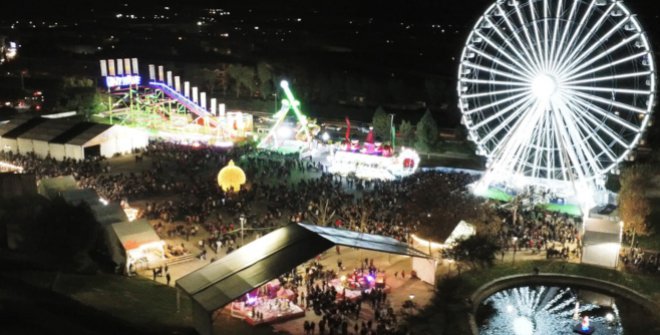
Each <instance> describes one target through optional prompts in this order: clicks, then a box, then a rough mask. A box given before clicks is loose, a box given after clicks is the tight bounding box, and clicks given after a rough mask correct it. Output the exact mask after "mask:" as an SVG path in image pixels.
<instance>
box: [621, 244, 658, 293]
mask: <svg viewBox="0 0 660 335" xmlns="http://www.w3.org/2000/svg"><path fill="white" fill-rule="evenodd" d="M635 239H636V240H637V241H639V247H640V248H642V249H650V250H656V251H660V235H658V234H657V233H655V234H653V235H649V236H636V237H635ZM626 246H627V245H626ZM658 286H660V284H659V285H658Z"/></svg>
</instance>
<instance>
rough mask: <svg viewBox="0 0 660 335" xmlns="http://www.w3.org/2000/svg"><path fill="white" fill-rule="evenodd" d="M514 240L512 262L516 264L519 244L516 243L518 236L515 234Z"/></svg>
mask: <svg viewBox="0 0 660 335" xmlns="http://www.w3.org/2000/svg"><path fill="white" fill-rule="evenodd" d="M512 240H513V259H512V261H511V264H514V263H515V262H516V250H517V249H518V245H517V244H516V241H518V237H516V236H514V237H513V239H512Z"/></svg>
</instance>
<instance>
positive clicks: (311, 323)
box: [309, 321, 316, 335]
mask: <svg viewBox="0 0 660 335" xmlns="http://www.w3.org/2000/svg"><path fill="white" fill-rule="evenodd" d="M315 327H316V324H315V323H314V321H312V322H310V323H309V330H310V332H311V333H312V335H314V328H315Z"/></svg>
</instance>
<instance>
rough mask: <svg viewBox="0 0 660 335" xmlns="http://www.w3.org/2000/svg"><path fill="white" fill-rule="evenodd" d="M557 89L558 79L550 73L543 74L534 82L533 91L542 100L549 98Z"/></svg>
mask: <svg viewBox="0 0 660 335" xmlns="http://www.w3.org/2000/svg"><path fill="white" fill-rule="evenodd" d="M556 91H557V81H556V80H555V79H554V78H553V77H552V76H550V75H547V74H541V75H539V76H537V77H536V79H534V81H533V82H532V92H534V96H536V97H537V98H538V99H540V100H544V101H547V100H549V99H550V98H551V97H552V96H553V95H554V94H555V92H556Z"/></svg>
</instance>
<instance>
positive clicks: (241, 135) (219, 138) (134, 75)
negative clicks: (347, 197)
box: [96, 58, 419, 179]
mask: <svg viewBox="0 0 660 335" xmlns="http://www.w3.org/2000/svg"><path fill="white" fill-rule="evenodd" d="M100 66H101V76H103V77H104V79H105V83H106V86H107V89H108V93H109V98H108V99H109V101H108V105H109V108H108V111H106V112H102V113H100V114H98V115H97V116H96V118H97V119H98V120H99V121H102V122H109V123H111V124H121V125H127V126H131V127H137V128H142V129H144V130H145V131H149V132H150V133H151V134H152V135H153V136H155V137H161V138H171V139H174V140H178V141H183V142H189V143H198V142H205V143H208V144H211V145H221V146H224V145H232V144H233V142H236V141H240V140H244V139H246V138H249V137H251V136H252V134H253V119H252V115H251V114H247V113H243V112H226V111H225V104H223V103H220V104H218V103H217V100H216V99H215V98H211V99H210V102H209V101H207V97H206V93H205V92H198V88H197V87H191V86H190V82H188V81H185V82H183V87H182V85H181V83H182V81H181V77H179V76H174V75H173V74H172V71H165V69H164V67H163V66H155V65H149V80H148V82H147V83H146V84H144V83H142V77H141V76H140V72H139V64H138V60H137V58H132V59H131V58H124V59H116V60H115V59H107V60H101V61H100ZM280 88H281V89H282V91H283V92H284V96H285V98H284V99H283V100H282V106H281V108H280V109H279V111H277V112H276V113H275V114H274V115H273V117H272V119H273V125H272V127H271V128H270V129H269V131H268V133H267V135H266V136H265V137H264V138H263V139H261V141H260V142H259V144H258V148H259V149H262V150H271V151H277V152H280V153H297V154H299V155H300V156H301V157H305V156H316V157H320V160H321V161H322V162H323V163H326V164H327V165H328V169H329V171H330V172H332V173H339V174H344V175H349V174H350V175H355V176H357V177H359V178H368V179H393V178H396V177H402V176H406V175H409V174H412V173H413V172H414V171H415V170H416V169H417V166H418V165H419V156H418V155H417V153H416V152H415V151H414V150H411V149H406V148H403V147H402V148H400V150H398V152H397V150H396V148H395V146H394V133H393V136H392V145H391V146H389V145H382V144H381V143H378V142H375V141H374V134H373V129H372V130H370V132H369V134H368V136H367V138H366V141H365V142H364V143H363V144H362V145H361V144H360V143H359V142H358V141H352V140H351V139H350V131H351V126H350V122H349V121H348V119H347V126H348V128H347V131H346V141H345V142H344V143H342V144H336V145H329V144H328V145H324V144H322V143H320V141H318V140H317V139H316V137H317V136H318V134H319V132H320V130H321V128H320V127H319V126H318V125H317V124H316V120H314V119H311V118H308V117H307V116H306V115H304V114H303V113H302V112H301V110H300V102H299V101H298V100H296V99H295V97H294V95H293V93H292V92H291V89H290V87H289V83H288V82H287V81H286V80H282V81H281V82H280ZM207 103H208V104H207ZM290 112H293V115H294V116H295V122H293V125H292V124H291V122H290V121H288V120H287V116H289V115H290V114H291V113H290Z"/></svg>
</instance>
